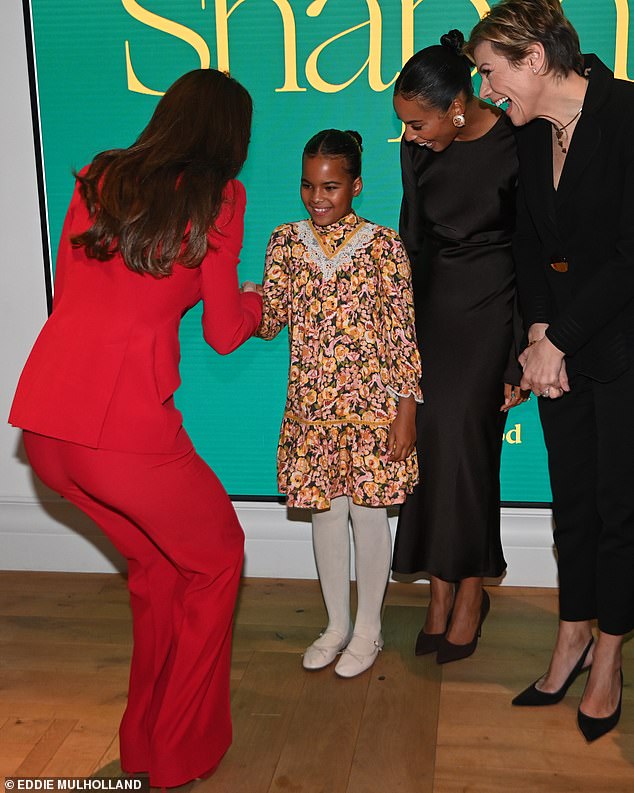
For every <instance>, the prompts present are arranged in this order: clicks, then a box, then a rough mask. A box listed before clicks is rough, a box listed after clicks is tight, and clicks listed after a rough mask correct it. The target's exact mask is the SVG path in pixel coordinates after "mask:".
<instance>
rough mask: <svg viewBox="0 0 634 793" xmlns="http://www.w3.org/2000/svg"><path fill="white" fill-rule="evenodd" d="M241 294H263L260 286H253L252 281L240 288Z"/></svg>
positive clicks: (246, 282)
mask: <svg viewBox="0 0 634 793" xmlns="http://www.w3.org/2000/svg"><path fill="white" fill-rule="evenodd" d="M240 291H241V292H257V294H258V295H263V294H264V288H263V287H262V284H254V283H253V281H245V282H244V283H243V284H242V286H241V287H240Z"/></svg>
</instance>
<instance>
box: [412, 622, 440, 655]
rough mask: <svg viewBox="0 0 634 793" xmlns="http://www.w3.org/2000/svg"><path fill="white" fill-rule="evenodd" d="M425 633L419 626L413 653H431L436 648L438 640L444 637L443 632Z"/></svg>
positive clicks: (435, 650)
mask: <svg viewBox="0 0 634 793" xmlns="http://www.w3.org/2000/svg"><path fill="white" fill-rule="evenodd" d="M446 632H447V631H444V632H443V633H425V629H424V628H421V629H420V632H419V634H418V636H417V637H416V647H415V648H414V654H415V655H431V653H435V652H437V650H438V645H439V644H440V640H441V639H442V638H443V637H444V635H445V633H446Z"/></svg>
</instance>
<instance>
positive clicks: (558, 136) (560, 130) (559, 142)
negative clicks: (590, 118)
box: [553, 105, 583, 154]
mask: <svg viewBox="0 0 634 793" xmlns="http://www.w3.org/2000/svg"><path fill="white" fill-rule="evenodd" d="M582 110H583V105H581V107H580V108H579V110H577V112H576V113H575V114H574V116H573V117H572V118H571V119H570V121H569V122H568V123H567V124H564V125H563V127H558V126H556V125H554V124H553V126H554V127H555V136H556V140H557V145H558V146H559V148H560V149H561V150H562V152H563V153H564V154H566V153H567V151H568V149H567V148H566V146H564V143H563V137H564V131H565V130H566V128H567V127H569V126H570V125H571V124H572V122H573V121H576V120H577V119H578V118H579V116H580V115H581V111H582Z"/></svg>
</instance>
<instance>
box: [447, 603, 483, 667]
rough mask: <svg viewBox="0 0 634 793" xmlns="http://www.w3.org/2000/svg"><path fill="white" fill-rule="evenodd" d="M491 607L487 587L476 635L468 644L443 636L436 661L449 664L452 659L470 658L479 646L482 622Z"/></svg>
mask: <svg viewBox="0 0 634 793" xmlns="http://www.w3.org/2000/svg"><path fill="white" fill-rule="evenodd" d="M490 608H491V599H490V598H489V593H488V592H487V591H486V589H483V590H482V605H481V606H480V622H479V623H478V629H477V631H476V632H475V636H474V637H473V639H472V640H471V641H470V642H469V643H468V644H453V643H452V642H450V641H448V640H447V638H446V637H445V636H443V637H442V639H441V640H440V642H439V644H438V653H437V655H436V661H437V662H438V663H439V664H448V663H450V662H451V661H460V660H462V659H463V658H468V657H469V656H470V655H473V653H474V652H475V649H476V647H477V646H478V639H479V638H480V636H482V623H483V622H484V620H485V619H486V616H487V614H488V613H489V609H490Z"/></svg>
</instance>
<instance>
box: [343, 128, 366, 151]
mask: <svg viewBox="0 0 634 793" xmlns="http://www.w3.org/2000/svg"><path fill="white" fill-rule="evenodd" d="M346 132H347V133H348V135H350V137H351V138H354V139H355V141H356V144H357V146H358V147H359V151H363V139H362V138H361V135H360V133H359V132H357V131H356V129H347V130H346Z"/></svg>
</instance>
